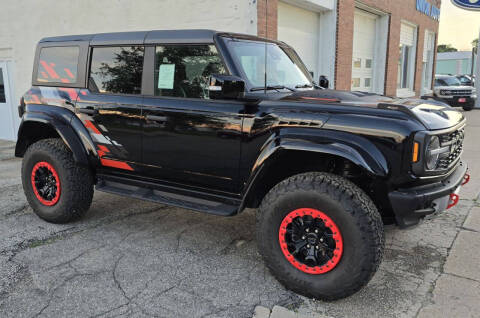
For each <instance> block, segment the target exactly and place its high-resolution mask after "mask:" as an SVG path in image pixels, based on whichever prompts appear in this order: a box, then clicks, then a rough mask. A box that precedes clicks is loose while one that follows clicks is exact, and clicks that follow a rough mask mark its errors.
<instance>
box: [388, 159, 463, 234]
mask: <svg viewBox="0 0 480 318" xmlns="http://www.w3.org/2000/svg"><path fill="white" fill-rule="evenodd" d="M466 176H467V165H466V164H465V163H464V162H460V163H459V165H458V166H457V168H455V170H454V171H453V172H452V173H451V174H450V175H449V176H448V177H447V178H445V179H444V180H442V181H440V182H436V183H433V184H428V185H423V186H419V187H413V188H407V189H399V190H395V191H392V192H390V193H389V194H388V197H389V199H390V203H391V205H392V208H393V212H394V213H395V218H396V221H397V224H398V225H399V226H400V227H402V228H405V227H409V226H412V225H415V224H418V222H419V221H420V219H422V218H423V217H425V216H426V215H429V214H432V213H436V212H443V211H444V210H445V205H447V208H448V207H450V204H449V203H448V201H449V199H455V198H456V201H458V191H459V190H460V187H461V186H462V185H463V184H464V181H465V180H466ZM467 182H468V180H467ZM465 183H466V182H465ZM445 200H447V204H442V202H445ZM455 203H456V202H455Z"/></svg>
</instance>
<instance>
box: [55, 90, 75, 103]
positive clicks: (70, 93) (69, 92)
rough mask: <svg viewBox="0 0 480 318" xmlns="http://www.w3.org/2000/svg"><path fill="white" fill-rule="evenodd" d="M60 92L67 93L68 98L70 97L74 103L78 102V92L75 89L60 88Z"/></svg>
mask: <svg viewBox="0 0 480 318" xmlns="http://www.w3.org/2000/svg"><path fill="white" fill-rule="evenodd" d="M59 90H61V91H63V92H67V93H68V96H70V99H71V100H72V101H76V100H77V97H78V94H77V90H76V89H74V88H63V87H62V88H59Z"/></svg>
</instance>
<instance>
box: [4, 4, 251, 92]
mask: <svg viewBox="0 0 480 318" xmlns="http://www.w3.org/2000/svg"><path fill="white" fill-rule="evenodd" d="M256 2H257V1H256V0H228V1H225V0H196V1H191V0H155V1H151V0H136V1H131V0H102V1H98V0H81V1H78V0H62V1H58V0H42V1H38V0H16V1H2V9H1V10H0V30H2V31H1V32H0V57H1V58H7V59H11V60H13V61H14V63H15V72H14V84H15V95H16V96H15V100H19V99H20V96H21V95H22V94H23V93H24V92H25V91H26V90H27V89H28V88H29V87H30V85H31V76H32V75H31V74H32V65H33V57H34V52H35V46H36V43H37V42H38V41H39V40H40V39H41V38H43V37H46V36H55V35H66V34H85V33H101V32H116V31H136V30H152V29H186V28H209V29H217V30H221V31H234V32H240V33H249V34H254V35H256V34H257V3H256Z"/></svg>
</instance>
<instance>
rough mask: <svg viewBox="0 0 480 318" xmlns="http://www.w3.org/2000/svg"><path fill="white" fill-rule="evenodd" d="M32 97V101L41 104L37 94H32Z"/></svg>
mask: <svg viewBox="0 0 480 318" xmlns="http://www.w3.org/2000/svg"><path fill="white" fill-rule="evenodd" d="M32 99H33V102H34V103H35V104H41V103H42V101H41V100H40V98H38V96H37V95H32Z"/></svg>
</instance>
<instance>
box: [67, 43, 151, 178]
mask: <svg viewBox="0 0 480 318" xmlns="http://www.w3.org/2000/svg"><path fill="white" fill-rule="evenodd" d="M143 55H144V48H143V46H125V47H120V46H119V47H94V48H93V49H92V52H91V62H90V72H89V80H88V89H86V90H81V91H80V94H79V97H78V99H77V103H76V111H77V113H78V116H79V117H80V118H81V120H82V121H83V123H84V125H85V127H86V128H87V129H88V130H89V132H90V135H91V137H92V139H93V140H94V142H95V143H96V146H97V151H98V154H99V156H100V158H101V164H102V165H103V166H104V167H106V168H108V169H117V170H123V171H134V170H136V169H135V164H136V163H138V162H140V161H141V157H142V152H141V133H142V120H141V115H142V102H143V98H142V96H141V82H142V72H143Z"/></svg>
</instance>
